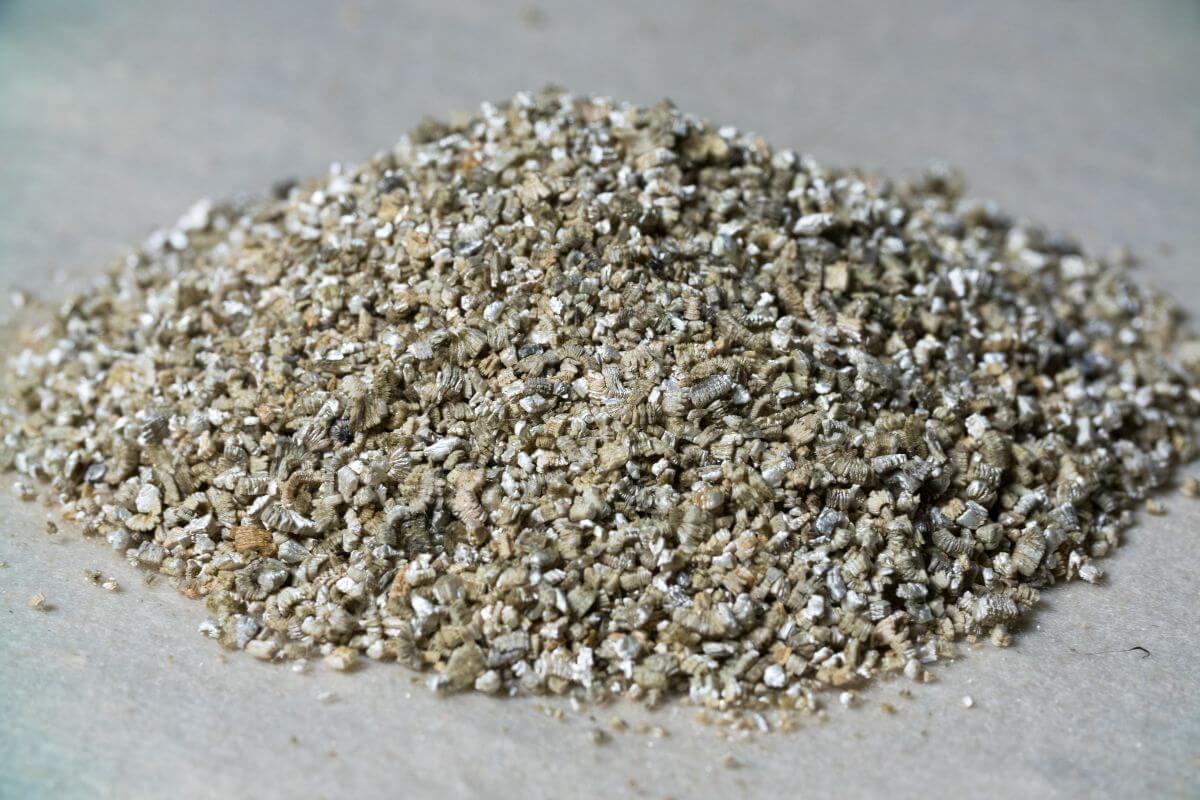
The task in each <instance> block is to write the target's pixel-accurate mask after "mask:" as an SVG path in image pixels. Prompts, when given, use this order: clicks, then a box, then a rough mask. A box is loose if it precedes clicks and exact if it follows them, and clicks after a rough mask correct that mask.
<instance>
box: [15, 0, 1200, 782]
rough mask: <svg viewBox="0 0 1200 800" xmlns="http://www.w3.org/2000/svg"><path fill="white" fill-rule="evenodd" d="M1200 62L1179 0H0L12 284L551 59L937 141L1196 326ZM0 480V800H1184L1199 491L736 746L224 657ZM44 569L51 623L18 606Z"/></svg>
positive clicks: (701, 106) (711, 112) (796, 129)
mask: <svg viewBox="0 0 1200 800" xmlns="http://www.w3.org/2000/svg"><path fill="white" fill-rule="evenodd" d="M1198 74H1200V4H1198V3H1197V2H1195V0H1175V1H1174V2H1169V1H1168V0H1163V1H1162V2H1149V1H1147V2H1141V3H1133V2H1127V1H1126V0H1105V1H1095V0H1093V1H1092V2H1086V3H1085V2H1082V0H1022V1H1021V2H1012V1H1011V0H1010V1H1009V2H1004V3H953V4H952V3H949V2H936V1H935V0H929V1H928V2H912V1H911V0H910V1H909V2H905V3H902V4H901V3H886V4H885V3H875V2H870V3H857V2H840V3H832V2H831V3H815V2H795V1H794V0H793V1H792V2H784V1H783V0H780V1H779V2H761V3H744V2H743V3H737V4H729V5H725V4H719V3H715V2H695V3H688V4H679V5H676V4H669V3H665V2H654V3H644V2H604V3H596V2H585V1H583V0H572V1H571V2H559V3H553V4H549V3H547V4H546V5H545V6H543V7H542V8H541V9H540V10H539V9H536V8H534V7H533V6H529V5H515V4H506V3H497V2H486V1H485V0H472V1H469V2H463V1H461V0H455V1H454V2H438V3H387V4H385V3H368V2H346V3H332V2H329V3H318V2H299V1H298V0H291V1H290V2H280V3H244V2H237V0H220V1H219V2H218V0H209V1H208V2H204V3H189V4H183V3H162V2H145V3H135V2H103V3H102V2H55V1H54V0H45V1H44V2H35V1H34V0H29V2H13V0H8V1H7V2H6V1H5V0H0V290H5V291H7V290H11V289H16V288H26V289H34V290H36V291H37V292H38V294H40V295H41V296H44V297H49V298H57V297H61V296H62V295H64V294H65V293H66V292H67V291H69V290H71V289H77V288H82V287H83V286H84V285H85V284H84V282H83V279H86V278H89V277H90V276H94V275H96V274H99V272H100V271H101V270H102V269H103V267H104V265H105V264H107V263H109V262H111V261H112V260H113V259H115V258H117V257H119V256H120V255H121V254H122V252H123V247H124V246H125V245H126V244H128V243H129V242H135V241H138V240H140V239H141V238H142V237H143V236H145V235H146V234H147V233H148V232H149V231H150V230H151V229H152V228H154V227H155V226H156V225H158V224H162V223H166V222H170V221H173V220H174V219H175V218H176V217H177V216H178V215H179V214H180V213H181V212H182V211H183V210H184V209H186V208H187V206H188V205H190V203H191V202H192V201H193V200H195V199H196V198H197V197H200V196H205V195H208V196H213V197H219V196H222V195H227V194H231V193H235V192H259V191H261V190H263V189H264V188H265V187H266V186H268V185H269V184H270V183H271V182H272V181H274V180H275V179H278V178H281V177H285V176H292V175H299V176H302V175H307V174H313V173H316V172H319V171H321V170H323V169H325V167H326V166H327V164H328V163H329V161H331V160H338V159H347V160H351V159H357V158H361V157H363V156H366V155H368V154H370V153H371V152H373V151H375V150H377V149H381V148H384V147H386V146H388V145H389V144H390V143H391V142H393V141H394V140H395V138H396V137H397V136H398V134H399V133H400V132H401V131H403V130H405V129H407V128H409V127H411V126H412V125H413V124H415V123H416V122H418V121H419V120H420V118H421V117H422V116H424V115H426V114H434V115H445V114H448V113H450V112H453V111H459V110H469V109H473V108H474V107H475V106H476V105H477V104H478V102H479V101H480V100H483V99H502V98H505V97H507V96H509V95H511V94H512V93H513V92H514V91H515V90H517V89H521V88H534V87H537V86H540V85H542V84H545V83H547V82H555V83H559V84H561V85H564V86H567V87H570V88H571V89H573V90H574V91H578V92H581V93H582V92H587V93H597V94H608V95H612V96H614V97H618V98H625V99H630V100H635V101H638V102H653V101H655V100H658V99H659V98H661V97H664V96H667V97H670V98H672V99H673V100H675V101H676V103H677V104H679V106H680V107H682V108H684V109H686V110H689V111H695V112H698V113H700V114H702V115H704V116H707V117H709V118H711V119H714V120H716V121H719V122H723V123H733V124H736V125H738V126H739V127H742V128H750V129H753V130H755V131H757V132H759V133H761V134H763V135H764V136H766V137H767V138H768V140H770V141H772V142H775V143H777V144H780V145H788V146H794V147H796V148H797V149H800V150H802V151H804V152H807V153H811V154H813V155H814V156H816V157H817V158H818V159H819V160H821V161H824V162H827V163H831V164H862V165H867V166H872V167H878V168H882V169H886V170H889V171H891V172H893V173H895V174H912V173H913V172H915V171H917V170H919V169H920V168H921V167H923V166H925V165H926V164H927V163H929V162H930V161H932V160H934V159H942V160H945V161H947V162H949V163H951V164H954V165H956V166H958V167H961V168H962V169H963V170H964V171H965V172H966V173H967V175H968V177H969V178H970V181H971V187H972V192H973V194H975V195H976V196H980V197H986V198H990V199H994V200H997V201H999V202H1000V203H1002V204H1003V205H1004V206H1006V207H1007V208H1008V209H1010V210H1013V211H1017V212H1020V213H1022V214H1025V215H1028V216H1029V217H1032V218H1034V219H1038V220H1041V221H1043V222H1045V223H1046V224H1048V225H1049V226H1051V227H1053V228H1058V229H1063V230H1068V231H1072V232H1075V233H1077V234H1079V235H1080V236H1081V237H1082V239H1083V240H1084V241H1085V243H1087V244H1088V245H1089V246H1090V247H1091V248H1093V249H1095V250H1100V251H1104V250H1107V249H1108V248H1110V247H1112V246H1114V245H1117V244H1128V245H1130V246H1131V247H1132V248H1133V250H1134V251H1135V253H1137V254H1138V255H1140V256H1142V258H1143V260H1144V265H1143V266H1142V267H1141V269H1140V271H1141V274H1142V279H1143V280H1146V281H1149V282H1152V283H1154V284H1157V285H1158V286H1160V287H1162V288H1164V289H1166V290H1168V291H1170V292H1172V293H1173V294H1174V295H1175V296H1176V297H1178V298H1179V300H1180V302H1181V303H1182V304H1183V305H1184V306H1186V307H1188V308H1189V309H1190V310H1192V311H1195V310H1196V309H1197V308H1200V263H1198V261H1200V224H1198V222H1200V192H1198V189H1197V187H1198V186H1200V182H1198V179H1200V81H1198V80H1197V78H1196V76H1197V75H1198ZM3 313H4V315H6V316H11V312H10V311H8V310H5V311H4V312H3ZM3 484H4V488H3V490H2V491H0V514H2V515H3V516H0V519H3V524H2V525H0V559H2V560H3V561H5V562H8V565H9V566H8V567H7V568H0V796H2V797H6V798H7V797H14V798H16V797H21V798H27V797H75V796H84V795H86V796H90V797H114V798H125V797H158V796H167V795H170V796H175V797H210V796H215V795H217V794H218V793H224V795H225V796H230V797H234V796H255V797H275V796H293V797H340V796H356V797H363V798H368V797H383V796H409V797H423V796H436V797H460V796H463V797H466V796H478V795H481V794H484V793H487V794H490V795H491V796H496V797H508V796H512V797H523V798H525V797H528V798H539V797H552V798H571V797H591V796H603V797H635V798H640V797H647V798H664V797H667V796H672V797H676V798H685V797H697V796H704V795H709V794H713V795H717V794H723V795H730V794H733V793H735V792H736V793H738V794H741V795H745V796H762V797H782V796H795V797H806V796H828V795H833V794H835V793H836V795H837V796H846V797H850V796H862V795H875V796H879V795H882V794H885V793H886V794H887V795H890V796H892V797H896V798H903V797H938V796H951V795H962V796H986V797H1002V796H1008V797H1011V796H1017V795H1020V794H1025V793H1028V794H1031V795H1034V796H1040V797H1075V796H1092V797H1128V796H1134V795H1137V794H1142V795H1144V794H1150V795H1154V796H1166V797H1189V796H1190V797H1195V796H1197V795H1200V691H1197V686H1198V685H1200V667H1198V666H1197V664H1200V645H1198V644H1197V639H1198V636H1200V554H1198V553H1200V550H1198V548H1197V547H1196V533H1195V531H1196V526H1197V524H1198V523H1200V511H1197V510H1194V509H1196V508H1198V507H1197V506H1194V505H1191V504H1190V501H1186V500H1183V499H1180V498H1178V497H1172V498H1170V499H1169V500H1168V505H1169V506H1170V508H1171V512H1172V513H1171V514H1170V515H1169V516H1167V517H1165V518H1155V519H1146V520H1144V521H1143V523H1142V524H1140V525H1139V526H1137V527H1136V528H1135V529H1134V530H1133V531H1132V532H1131V533H1130V534H1129V536H1128V545H1127V546H1126V547H1125V548H1123V549H1122V550H1121V551H1120V552H1119V553H1118V555H1117V557H1116V558H1115V559H1110V560H1109V561H1108V562H1107V563H1106V564H1105V565H1104V566H1105V567H1106V568H1107V569H1108V570H1109V572H1110V577H1109V580H1108V586H1107V587H1105V588H1103V589H1097V588H1094V587H1089V586H1084V585H1072V586H1067V587H1064V588H1062V589H1059V590H1055V591H1052V592H1050V593H1048V595H1047V597H1046V602H1045V604H1044V607H1043V609H1042V610H1041V611H1040V612H1039V613H1038V614H1037V616H1036V617H1035V618H1034V619H1033V620H1032V621H1031V623H1030V624H1029V625H1028V626H1027V627H1026V628H1025V630H1024V631H1022V633H1021V635H1020V638H1019V646H1018V647H1017V648H1016V649H1010V650H996V649H994V648H991V647H982V648H979V650H978V651H972V652H969V653H968V654H967V656H966V658H964V659H963V660H962V661H960V662H958V663H957V664H955V665H953V666H950V667H947V668H944V669H941V670H939V673H938V674H939V678H940V680H939V681H938V683H936V684H933V685H931V686H927V687H925V686H921V687H913V688H914V690H915V692H916V695H917V696H916V698H915V699H913V700H905V699H901V698H899V696H898V693H899V690H900V689H901V688H903V686H904V682H903V681H893V682H886V683H883V684H881V685H879V686H878V687H876V688H875V689H874V690H873V691H872V692H870V693H869V695H868V698H867V699H868V702H867V704H866V705H865V706H864V707H863V708H860V709H857V710H854V711H842V710H840V709H834V710H833V713H832V714H831V719H830V721H829V722H827V723H825V724H819V723H817V722H815V721H813V722H809V723H807V724H806V725H805V727H804V729H803V730H801V731H800V732H798V733H794V734H789V735H772V736H760V737H758V738H757V739H756V740H755V741H753V742H749V743H745V742H743V743H731V742H727V741H725V740H723V739H721V738H720V737H719V736H718V735H717V734H716V733H715V732H714V731H712V730H710V729H708V728H705V727H703V726H700V725H698V724H696V723H695V722H694V721H693V720H692V711H691V710H690V709H688V708H687V707H685V706H681V705H676V706H672V707H669V708H667V709H665V710H663V711H660V712H657V713H655V714H652V715H648V716H647V715H646V714H645V713H644V712H641V711H639V710H638V709H636V708H631V707H628V706H624V705H621V706H618V707H617V708H615V709H600V710H596V711H595V712H594V713H595V714H596V716H597V717H598V718H599V720H600V721H601V722H602V723H603V722H604V721H606V720H607V719H608V718H609V717H610V716H612V715H613V714H614V713H617V714H620V715H622V716H624V717H625V718H626V719H628V720H630V721H631V722H634V723H636V722H637V721H640V720H642V719H644V718H645V719H649V720H650V721H651V722H653V723H655V724H661V725H663V726H664V727H666V728H667V729H668V730H669V731H670V733H671V735H670V736H669V737H668V738H665V739H655V738H651V737H647V736H639V735H635V734H631V735H628V736H620V737H617V739H616V740H615V741H614V742H612V743H611V744H608V745H605V746H602V747H597V746H595V745H593V744H591V743H590V740H589V737H588V732H589V730H590V728H591V727H592V723H590V722H589V721H588V718H587V714H588V712H584V713H583V714H573V713H568V714H567V721H565V722H558V721H555V720H553V719H550V718H548V717H546V716H545V715H543V714H541V713H539V712H538V711H537V709H535V707H534V705H535V704H534V703H533V702H531V701H526V700H517V701H495V700H489V699H486V698H479V697H461V698H452V699H448V700H438V699H436V698H434V697H432V696H431V695H430V693H429V692H428V691H427V690H426V689H425V688H424V687H423V686H420V685H416V686H414V685H413V684H412V682H411V681H410V675H409V674H408V673H407V672H405V671H404V670H402V669H401V668H398V667H385V666H378V665H372V666H369V667H368V668H367V669H366V670H364V671H363V672H362V673H361V674H357V675H354V676H345V675H338V674H330V673H328V672H326V671H324V670H322V669H320V668H318V669H316V670H314V671H313V672H312V673H310V674H307V675H298V674H294V673H293V672H291V671H290V670H289V669H287V668H286V667H278V666H271V665H265V664H260V663H258V662H255V661H253V660H252V659H250V658H249V657H246V656H242V655H236V654H235V655H229V656H226V655H224V654H223V653H222V652H221V651H220V650H219V648H218V647H217V646H216V645H215V644H213V643H212V642H209V641H207V640H205V639H203V638H202V637H201V636H199V635H198V634H197V633H196V632H195V628H196V625H197V624H198V623H199V622H200V621H201V620H202V619H203V618H204V609H203V607H202V605H201V604H199V603H194V602H189V601H186V600H184V599H183V598H181V597H178V596H176V595H175V594H174V593H173V592H172V591H171V590H170V589H168V588H167V587H165V586H156V587H149V588H147V587H143V586H142V585H141V582H140V580H139V578H138V574H137V573H136V572H135V571H134V570H133V569H132V568H130V567H128V566H127V565H125V564H124V563H123V562H121V561H120V559H118V558H116V557H115V556H114V554H112V553H111V552H109V551H107V549H106V548H105V547H104V545H103V544H102V543H99V542H87V541H83V540H81V539H80V538H79V537H78V536H76V535H73V534H64V535H60V536H58V537H54V538H51V537H48V536H46V535H45V534H44V533H43V532H42V528H43V525H42V523H41V520H42V519H43V515H42V513H41V512H40V511H39V510H38V508H37V507H35V506H30V505H23V504H20V503H18V502H16V501H15V500H14V499H12V496H11V492H9V491H8V489H7V484H8V481H3ZM86 568H97V569H101V570H103V571H105V572H107V573H109V574H113V575H115V576H116V577H117V578H118V579H119V580H121V582H122V583H123V584H124V585H125V587H126V588H125V591H123V592H122V593H120V594H116V595H109V594H107V593H105V592H103V591H102V590H100V589H98V588H96V587H94V586H91V585H90V584H88V583H86V582H85V580H84V578H83V575H82V571H83V570H84V569H86ZM36 591H43V592H45V593H46V595H47V596H48V598H49V600H50V602H51V603H52V604H54V606H55V609H54V610H53V611H51V612H49V613H46V614H39V613H37V612H34V611H31V610H30V609H28V608H27V607H26V601H27V600H28V598H29V597H30V596H31V595H32V594H33V593H34V592H36ZM1134 646H1140V647H1144V648H1146V649H1147V650H1148V651H1149V652H1150V653H1151V655H1150V656H1149V657H1144V656H1143V654H1142V653H1140V652H1128V649H1129V648H1132V647H1134ZM322 692H333V693H334V695H335V699H334V700H333V701H332V702H320V701H318V699H317V695H318V694H319V693H322ZM967 693H970V694H971V695H972V696H973V697H974V698H975V701H976V707H975V708H974V709H971V710H969V711H968V710H965V709H963V708H962V707H961V705H960V704H959V698H961V697H962V695H964V694H967ZM882 702H889V703H892V704H893V705H895V706H897V708H898V711H899V713H898V714H896V715H895V716H887V715H884V714H883V713H882V712H881V711H880V710H879V704H880V703H882ZM727 753H732V754H733V755H734V756H736V758H737V759H738V760H739V761H740V762H742V763H743V764H744V765H745V766H744V767H743V768H742V769H727V768H725V767H723V766H721V765H720V761H721V759H722V757H723V756H724V755H726V754H727Z"/></svg>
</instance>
